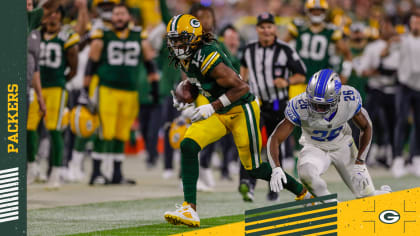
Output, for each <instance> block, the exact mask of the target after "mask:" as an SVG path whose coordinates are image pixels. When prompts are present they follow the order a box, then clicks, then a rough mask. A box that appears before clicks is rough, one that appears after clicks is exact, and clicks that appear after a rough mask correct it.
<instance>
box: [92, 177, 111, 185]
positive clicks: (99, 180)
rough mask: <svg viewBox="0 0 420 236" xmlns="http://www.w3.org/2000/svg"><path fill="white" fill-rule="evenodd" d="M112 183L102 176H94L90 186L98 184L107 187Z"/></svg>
mask: <svg viewBox="0 0 420 236" xmlns="http://www.w3.org/2000/svg"><path fill="white" fill-rule="evenodd" d="M110 183H111V182H110V181H109V180H108V179H107V178H106V177H105V176H104V175H102V174H96V175H92V176H91V177H90V180H89V185H96V184H101V185H107V184H110Z"/></svg>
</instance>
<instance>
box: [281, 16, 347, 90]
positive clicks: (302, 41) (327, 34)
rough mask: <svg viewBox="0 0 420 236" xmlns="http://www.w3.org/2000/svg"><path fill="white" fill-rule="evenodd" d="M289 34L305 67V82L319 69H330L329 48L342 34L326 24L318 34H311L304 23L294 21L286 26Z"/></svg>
mask: <svg viewBox="0 0 420 236" xmlns="http://www.w3.org/2000/svg"><path fill="white" fill-rule="evenodd" d="M288 31H289V34H290V35H291V36H292V37H294V38H295V39H296V51H297V52H298V54H299V56H300V57H301V58H302V60H303V62H304V63H305V65H306V69H307V73H306V82H308V81H309V79H310V78H311V77H312V75H313V74H315V73H316V72H317V71H319V70H321V69H326V68H331V65H330V61H329V60H330V56H331V54H330V48H331V47H332V46H333V44H334V43H335V41H337V40H339V39H341V37H342V32H341V31H340V30H337V29H336V27H335V26H334V25H330V24H327V25H326V26H325V27H324V29H323V30H321V31H320V32H318V33H314V32H312V30H311V29H310V27H309V25H308V24H307V23H305V22H304V21H299V20H295V21H294V22H293V23H290V24H289V26H288Z"/></svg>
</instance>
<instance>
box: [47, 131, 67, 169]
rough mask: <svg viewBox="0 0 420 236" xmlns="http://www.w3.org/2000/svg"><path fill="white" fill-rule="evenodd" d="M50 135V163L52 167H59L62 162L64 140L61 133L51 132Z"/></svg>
mask: <svg viewBox="0 0 420 236" xmlns="http://www.w3.org/2000/svg"><path fill="white" fill-rule="evenodd" d="M50 134H51V155H50V156H51V161H52V165H53V166H61V165H62V161H63V150H64V140H63V136H62V135H61V131H57V130H52V131H50Z"/></svg>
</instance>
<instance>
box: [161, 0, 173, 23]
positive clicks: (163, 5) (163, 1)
mask: <svg viewBox="0 0 420 236" xmlns="http://www.w3.org/2000/svg"><path fill="white" fill-rule="evenodd" d="M159 5H160V13H161V14H162V20H163V22H164V23H165V25H167V24H168V23H169V21H171V18H172V15H171V13H170V12H169V8H168V4H166V0H159Z"/></svg>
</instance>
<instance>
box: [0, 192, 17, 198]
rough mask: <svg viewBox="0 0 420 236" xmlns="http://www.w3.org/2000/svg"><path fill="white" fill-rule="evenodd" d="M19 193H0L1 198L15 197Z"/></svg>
mask: <svg viewBox="0 0 420 236" xmlns="http://www.w3.org/2000/svg"><path fill="white" fill-rule="evenodd" d="M17 195H18V192H11V193H6V194H0V198H6V197H14V196H17Z"/></svg>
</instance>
